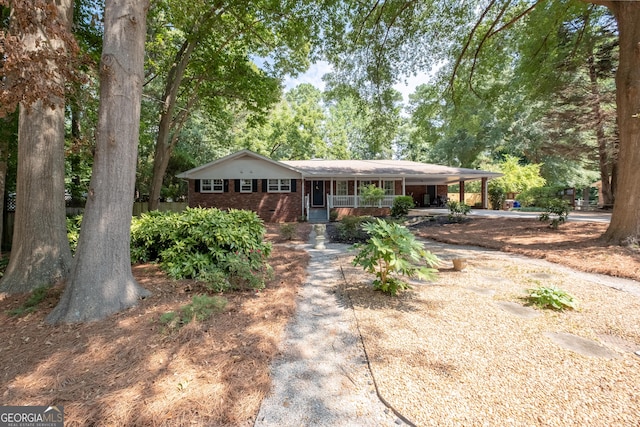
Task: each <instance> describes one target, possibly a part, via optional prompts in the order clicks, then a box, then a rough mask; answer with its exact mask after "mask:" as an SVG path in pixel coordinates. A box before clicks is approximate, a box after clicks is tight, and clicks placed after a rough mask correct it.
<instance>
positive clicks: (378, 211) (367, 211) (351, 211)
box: [331, 208, 391, 221]
mask: <svg viewBox="0 0 640 427" xmlns="http://www.w3.org/2000/svg"><path fill="white" fill-rule="evenodd" d="M331 210H332V211H336V212H338V221H339V220H341V219H342V218H344V217H345V216H347V215H355V216H363V215H370V216H389V215H391V209H389V208H333V209H331Z"/></svg>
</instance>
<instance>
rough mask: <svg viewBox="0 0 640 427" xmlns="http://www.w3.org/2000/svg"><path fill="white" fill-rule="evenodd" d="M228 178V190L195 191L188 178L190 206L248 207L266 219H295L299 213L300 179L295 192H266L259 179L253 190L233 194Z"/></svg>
mask: <svg viewBox="0 0 640 427" xmlns="http://www.w3.org/2000/svg"><path fill="white" fill-rule="evenodd" d="M234 190H235V188H234V184H233V180H229V191H228V192H227V193H196V192H195V180H193V179H190V180H189V206H190V207H192V208H194V207H203V208H218V209H223V210H226V209H248V210H252V211H254V212H256V213H257V214H258V215H259V216H260V218H262V219H263V220H264V221H265V222H294V221H298V219H299V218H300V216H302V180H300V179H298V180H297V184H296V190H297V191H296V192H295V193H267V192H266V188H265V189H263V188H262V180H261V179H259V180H258V191H257V192H255V193H236V192H235V191H234Z"/></svg>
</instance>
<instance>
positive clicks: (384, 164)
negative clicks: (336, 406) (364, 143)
mask: <svg viewBox="0 0 640 427" xmlns="http://www.w3.org/2000/svg"><path fill="white" fill-rule="evenodd" d="M280 163H284V164H285V165H287V166H290V167H292V168H294V169H296V170H298V171H300V172H302V174H303V175H304V176H305V177H308V178H362V179H364V178H384V177H403V178H405V180H406V181H407V183H416V184H444V183H447V184H452V183H457V182H459V181H473V180H478V179H481V178H489V179H490V178H497V177H499V176H502V174H501V173H497V172H489V171H484V170H478V169H467V168H454V167H450V166H441V165H434V164H428V163H420V162H412V161H409V160H283V161H281V162H280Z"/></svg>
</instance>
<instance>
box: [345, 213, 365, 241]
mask: <svg viewBox="0 0 640 427" xmlns="http://www.w3.org/2000/svg"><path fill="white" fill-rule="evenodd" d="M370 220H371V217H369V216H355V215H345V216H344V217H342V219H341V220H340V222H338V224H336V229H337V230H338V237H340V240H342V241H347V242H353V241H356V240H359V239H360V238H361V237H362V235H363V234H364V231H363V230H362V224H364V223H365V222H367V221H370Z"/></svg>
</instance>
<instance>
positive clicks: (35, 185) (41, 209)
mask: <svg viewBox="0 0 640 427" xmlns="http://www.w3.org/2000/svg"><path fill="white" fill-rule="evenodd" d="M56 8H57V16H56V22H57V23H58V24H59V25H62V26H64V27H66V29H67V31H68V29H69V28H70V27H71V21H72V16H73V13H72V11H73V9H72V8H73V2H72V1H71V0H61V1H59V2H56ZM33 16H35V18H34V19H36V20H37V19H39V20H40V21H39V22H29V21H28V20H25V19H24V17H20V18H17V17H16V21H17V22H18V23H17V24H16V25H17V26H18V27H19V28H18V29H16V32H17V34H18V35H19V37H21V44H22V47H23V49H24V50H25V51H27V52H31V53H34V52H36V55H35V56H34V57H35V58H37V59H39V60H36V61H35V62H37V64H35V65H36V66H39V67H41V68H40V73H41V76H40V78H41V79H49V80H50V81H52V82H53V84H55V85H56V86H57V87H59V88H62V87H63V86H64V81H63V78H62V77H61V75H60V72H59V71H60V69H59V68H58V65H57V64H55V63H54V62H53V61H50V60H46V59H42V58H39V57H38V54H37V52H41V51H45V50H49V51H51V52H53V51H55V50H56V49H63V50H64V49H65V48H66V46H65V42H64V41H63V40H62V38H59V35H60V34H61V33H59V32H57V31H60V30H59V29H53V30H52V32H51V33H49V32H48V31H49V30H50V28H49V27H54V25H52V24H51V23H50V22H45V21H46V20H47V19H48V18H46V17H45V12H44V11H43V10H42V9H36V11H35V13H34V15H33ZM12 25H13V24H12ZM22 25H25V26H27V25H31V27H30V28H26V29H25V30H24V32H22ZM48 26H49V27H48ZM34 28H35V29H34ZM44 56H46V53H45V54H44ZM31 66H34V64H31ZM34 90H35V89H34ZM60 91H61V92H63V90H62V89H60ZM35 97H36V99H34V100H25V101H22V102H20V108H19V118H18V171H17V188H16V211H15V223H14V231H13V242H12V246H11V258H10V261H9V265H8V266H7V269H6V272H5V274H4V276H3V278H2V281H1V282H0V291H2V292H7V293H18V292H29V291H32V290H33V289H35V288H37V287H40V286H50V285H52V284H54V283H55V282H57V281H60V280H62V279H64V278H65V277H66V275H67V273H68V271H69V266H70V264H71V251H70V249H69V242H68V240H67V232H66V230H67V228H66V218H65V200H64V135H65V109H64V100H63V99H62V98H60V97H59V96H51V95H50V94H49V93H45V92H42V93H36V94H35Z"/></svg>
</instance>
